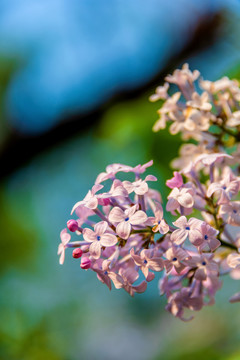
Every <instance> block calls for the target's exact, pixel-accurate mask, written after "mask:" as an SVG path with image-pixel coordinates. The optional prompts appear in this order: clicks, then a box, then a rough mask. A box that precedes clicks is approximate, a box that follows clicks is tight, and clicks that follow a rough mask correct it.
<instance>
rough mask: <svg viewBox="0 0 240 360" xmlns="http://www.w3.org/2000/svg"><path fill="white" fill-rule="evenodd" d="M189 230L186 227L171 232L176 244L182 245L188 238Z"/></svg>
mask: <svg viewBox="0 0 240 360" xmlns="http://www.w3.org/2000/svg"><path fill="white" fill-rule="evenodd" d="M187 236H188V232H187V231H186V230H184V229H177V230H175V231H174V232H173V233H172V234H171V240H172V241H173V242H174V243H175V244H176V245H181V244H182V243H183V242H184V241H185V240H186V238H187Z"/></svg>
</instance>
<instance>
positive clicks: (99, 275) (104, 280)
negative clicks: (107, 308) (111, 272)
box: [93, 269, 112, 290]
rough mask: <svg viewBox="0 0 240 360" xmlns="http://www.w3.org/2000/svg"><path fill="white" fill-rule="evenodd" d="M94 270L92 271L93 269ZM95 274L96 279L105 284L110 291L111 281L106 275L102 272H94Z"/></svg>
mask: <svg viewBox="0 0 240 360" xmlns="http://www.w3.org/2000/svg"><path fill="white" fill-rule="evenodd" d="M93 270H94V269H93ZM94 271H95V272H96V273H97V278H98V279H99V280H100V281H101V282H102V283H103V284H106V285H107V287H108V288H109V290H111V289H112V283H111V279H110V278H109V277H108V275H105V274H104V273H103V272H102V271H97V270H94Z"/></svg>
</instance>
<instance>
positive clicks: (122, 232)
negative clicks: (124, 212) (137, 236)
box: [116, 221, 131, 239]
mask: <svg viewBox="0 0 240 360" xmlns="http://www.w3.org/2000/svg"><path fill="white" fill-rule="evenodd" d="M130 231H131V225H130V223H129V222H128V221H122V222H120V223H119V224H118V225H117V227H116V233H117V234H118V236H120V238H122V239H128V237H129V235H130Z"/></svg>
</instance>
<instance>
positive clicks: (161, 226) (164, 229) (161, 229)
mask: <svg viewBox="0 0 240 360" xmlns="http://www.w3.org/2000/svg"><path fill="white" fill-rule="evenodd" d="M168 230H169V226H168V224H167V223H166V222H165V220H162V221H161V222H160V224H159V232H160V233H161V234H166V233H167V232H168Z"/></svg>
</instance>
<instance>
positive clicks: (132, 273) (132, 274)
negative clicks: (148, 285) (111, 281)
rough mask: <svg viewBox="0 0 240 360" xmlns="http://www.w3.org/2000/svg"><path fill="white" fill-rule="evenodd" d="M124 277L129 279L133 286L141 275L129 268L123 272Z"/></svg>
mask: <svg viewBox="0 0 240 360" xmlns="http://www.w3.org/2000/svg"><path fill="white" fill-rule="evenodd" d="M122 276H123V277H125V278H126V279H127V281H128V282H129V283H130V284H133V283H134V282H135V281H136V280H137V279H138V278H139V274H138V272H137V271H136V270H134V269H133V268H127V269H125V270H124V271H123V272H122Z"/></svg>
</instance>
